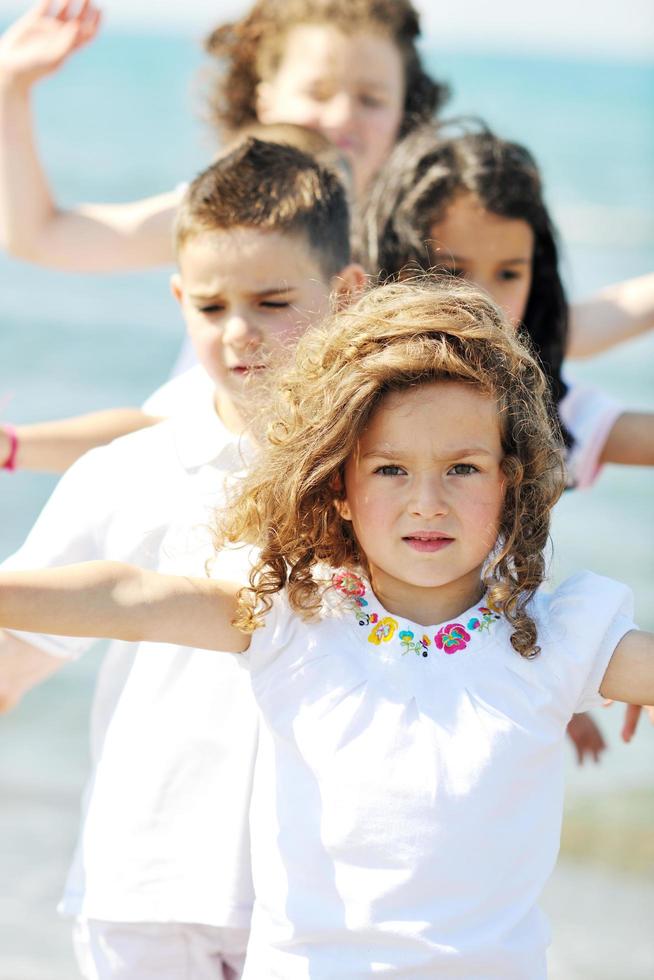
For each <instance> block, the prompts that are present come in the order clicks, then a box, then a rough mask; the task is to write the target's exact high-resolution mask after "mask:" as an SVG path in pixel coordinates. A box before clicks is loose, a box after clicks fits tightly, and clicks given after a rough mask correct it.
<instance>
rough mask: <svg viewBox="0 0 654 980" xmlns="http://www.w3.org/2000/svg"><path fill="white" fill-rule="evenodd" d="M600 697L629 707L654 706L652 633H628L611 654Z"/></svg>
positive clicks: (653, 646)
mask: <svg viewBox="0 0 654 980" xmlns="http://www.w3.org/2000/svg"><path fill="white" fill-rule="evenodd" d="M600 694H601V695H602V697H604V698H609V699H610V700H612V701H626V702H627V703H628V704H636V705H638V704H654V633H646V632H645V631H644V630H630V631H629V632H628V633H626V634H625V635H624V636H623V637H622V639H621V640H620V642H619V643H618V645H617V647H616V648H615V650H614V652H613V656H612V657H611V660H610V661H609V665H608V667H607V668H606V673H605V674H604V678H603V680H602V683H601V685H600Z"/></svg>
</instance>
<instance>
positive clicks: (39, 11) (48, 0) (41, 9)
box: [31, 0, 52, 19]
mask: <svg viewBox="0 0 654 980" xmlns="http://www.w3.org/2000/svg"><path fill="white" fill-rule="evenodd" d="M51 6H52V0H41V2H40V3H37V4H36V6H35V7H33V9H32V11H31V13H32V16H33V17H34V18H35V19H36V18H38V17H47V15H48V14H49V13H50V7H51Z"/></svg>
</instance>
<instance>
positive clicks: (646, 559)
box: [0, 4, 654, 980]
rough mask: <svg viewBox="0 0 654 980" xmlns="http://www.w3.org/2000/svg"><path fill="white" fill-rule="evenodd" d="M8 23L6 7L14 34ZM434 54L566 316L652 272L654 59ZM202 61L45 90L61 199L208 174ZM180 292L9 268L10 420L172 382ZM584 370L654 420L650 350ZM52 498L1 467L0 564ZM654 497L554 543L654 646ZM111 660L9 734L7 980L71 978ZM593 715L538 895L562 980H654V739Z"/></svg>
mask: <svg viewBox="0 0 654 980" xmlns="http://www.w3.org/2000/svg"><path fill="white" fill-rule="evenodd" d="M603 7H607V4H599V5H598V6H595V5H594V6H593V10H594V11H595V13H596V14H598V13H599V14H600V15H601V10H602V8H603ZM598 8H599V10H598ZM589 9H590V8H589ZM14 10H15V7H14V8H13V9H12V11H11V13H12V14H13V13H14ZM8 20H9V12H8V8H7V11H5V8H4V7H0V29H2V28H3V27H4V26H6V24H7V23H8ZM432 21H433V18H432ZM424 50H425V55H426V58H427V61H428V64H429V65H430V67H431V69H432V70H433V72H434V73H435V74H436V75H437V76H439V77H441V78H445V79H447V80H448V81H449V82H450V83H451V85H452V88H453V92H454V98H453V99H452V102H451V104H450V107H449V110H448V113H447V114H448V115H455V114H460V113H473V114H476V115H479V116H482V117H483V118H485V119H486V120H487V121H488V122H489V124H490V125H491V126H492V127H493V128H494V129H495V130H496V131H497V132H499V133H500V134H501V135H503V136H506V137H508V138H512V139H516V140H518V141H520V142H523V143H525V144H526V145H527V146H528V147H529V148H530V149H531V150H532V151H533V152H534V154H535V155H536V158H537V160H538V161H539V163H540V165H541V167H542V171H543V174H544V179H545V186H546V192H547V199H548V201H549V203H550V206H551V209H552V212H553V214H554V217H555V220H556V222H557V224H558V227H559V229H560V232H561V237H562V242H563V255H564V273H565V280H566V283H567V286H568V289H569V293H570V296H571V298H572V299H576V298H582V297H585V296H587V295H589V294H590V293H592V292H593V291H594V290H596V289H597V288H599V287H601V286H602V285H605V284H608V283H611V282H615V281H617V280H619V279H622V278H626V277H629V276H635V275H639V274H642V273H645V272H648V271H650V270H652V269H654V195H653V193H652V176H653V175H654V120H653V117H652V96H653V95H654V66H653V65H652V63H651V62H649V63H647V62H646V61H645V60H644V58H643V57H642V56H633V54H632V55H631V56H630V57H629V58H624V59H623V60H620V58H618V57H616V56H609V55H608V54H606V53H604V54H598V53H597V52H595V54H593V55H592V56H582V55H580V54H579V53H566V54H559V55H553V54H548V53H546V52H536V53H533V52H530V53H524V52H522V53H521V49H520V48H517V47H515V46H514V47H513V48H508V49H507V50H501V46H500V48H498V46H497V43H495V44H494V45H493V46H492V47H491V46H488V48H487V49H484V47H483V45H482V43H481V41H477V42H476V44H475V46H474V48H472V47H471V48H468V49H466V48H463V47H461V46H459V47H458V48H456V47H453V46H452V45H451V44H450V43H449V42H447V41H446V40H444V39H440V40H439V37H438V35H437V34H433V36H430V38H429V40H428V43H427V44H426V45H425V49H424ZM202 63H203V60H202V55H201V51H200V46H199V44H198V41H197V38H196V37H194V36H192V32H191V31H187V32H171V31H167V32H162V33H157V27H156V25H155V23H154V21H152V22H151V23H150V26H149V27H148V28H147V30H146V29H145V28H144V27H141V28H139V29H138V31H137V30H135V29H133V30H132V32H131V33H130V32H128V31H125V30H124V29H123V30H122V31H118V30H105V31H104V32H103V33H102V36H101V37H100V39H99V40H98V41H97V42H96V43H95V44H93V45H92V46H91V47H89V48H88V49H87V50H85V51H83V52H81V53H80V54H79V55H78V56H76V57H75V59H74V60H73V61H71V63H70V64H69V65H68V66H66V68H65V69H64V70H63V71H62V72H61V73H60V74H58V75H57V76H56V77H53V78H51V79H49V80H48V81H47V82H45V83H43V84H42V85H41V86H40V87H39V90H38V94H37V100H36V109H37V118H38V134H39V145H40V148H41V152H42V155H43V158H44V160H45V165H46V168H47V172H48V174H49V175H50V177H51V180H52V184H53V186H54V188H55V189H56V193H57V197H58V199H59V200H60V201H61V202H62V203H75V202H79V201H82V200H91V201H92V200H106V201H110V200H116V201H119V200H131V199H135V198H138V197H140V196H146V195H149V194H153V193H157V192H159V191H164V190H168V189H170V188H172V187H174V186H175V185H176V184H178V183H179V182H180V181H182V180H187V179H189V178H191V177H192V176H193V175H194V174H195V173H196V172H197V171H198V170H200V169H201V168H202V167H203V166H205V165H206V164H207V163H208V162H209V160H210V158H211V156H212V154H213V152H215V145H214V143H213V141H212V137H211V134H210V133H209V132H208V130H207V129H206V128H205V127H204V126H203V124H202V121H201V118H200V117H201V108H202V100H201V86H199V85H198V83H197V72H198V69H199V68H200V66H201V65H202ZM169 275H170V270H156V271H147V272H145V273H143V272H139V273H134V274H129V275H112V276H97V277H96V276H77V275H64V274H61V273H55V272H49V271H46V270H42V269H37V268H34V267H30V266H28V265H26V264H23V263H20V262H16V261H12V260H10V259H8V258H7V257H6V256H3V255H0V418H4V419H11V420H12V421H13V422H27V421H32V420H42V419H46V418H57V417H61V416H65V415H72V414H76V413H79V412H83V411H91V410H93V409H97V408H102V407H110V406H118V405H134V404H139V403H140V402H142V401H143V399H144V398H145V397H146V396H147V395H148V394H149V393H150V392H151V391H153V390H154V389H155V388H156V387H157V386H158V385H159V384H160V383H161V382H162V381H163V380H164V379H165V378H166V377H167V375H168V373H169V371H170V369H171V367H172V365H173V362H174V360H175V357H176V353H177V351H178V348H179V346H180V342H181V337H182V324H181V320H180V317H179V314H178V312H177V308H176V306H175V304H174V302H173V300H172V298H171V297H170V296H169V293H168V277H169ZM570 374H571V375H572V376H574V377H577V378H579V379H582V380H584V381H585V382H588V383H592V384H596V385H599V386H601V387H603V388H604V389H605V390H607V391H608V392H610V393H611V394H613V395H615V396H616V397H617V398H619V399H620V400H622V401H623V402H624V404H625V406H626V407H634V408H635V407H640V408H649V409H651V410H654V386H653V384H652V382H653V381H654V335H653V336H651V337H646V338H643V339H641V340H638V341H634V342H631V343H629V344H626V345H624V346H623V347H622V348H620V349H618V350H615V351H613V352H611V353H609V354H607V355H604V356H602V357H599V358H596V359H594V360H592V361H585V362H578V363H575V364H571V365H570ZM54 482H55V481H54V479H53V478H50V477H48V476H37V475H31V474H28V473H20V472H19V473H16V474H7V473H2V472H1V471H0V507H1V513H2V520H1V521H0V557H5V556H6V555H8V554H10V553H11V551H12V550H13V549H14V548H16V547H17V546H18V545H19V544H20V543H21V541H22V540H23V538H24V536H25V534H26V533H27V531H28V530H29V528H30V526H31V524H32V523H33V521H34V519H35V518H36V516H37V514H38V512H39V510H40V508H41V507H42V505H43V503H44V502H45V500H46V499H47V497H48V495H49V494H50V492H51V490H52V488H53V486H54ZM653 502H654V473H652V472H650V471H649V470H643V469H637V468H634V469H627V468H618V467H607V468H606V470H605V471H604V473H603V474H602V476H601V478H600V480H599V482H598V484H597V485H596V486H595V487H594V488H593V489H592V490H590V491H585V492H580V493H569V494H566V495H565V498H564V500H563V501H562V502H561V503H560V504H559V505H558V507H557V513H556V519H555V524H554V532H553V540H554V565H553V577H554V580H559V579H560V578H562V577H564V576H565V575H567V574H569V573H570V572H571V571H574V570H576V569H578V568H586V567H589V568H592V569H593V570H594V571H596V572H600V573H603V574H607V575H611V576H613V577H615V578H618V579H621V580H624V581H626V582H628V583H629V584H630V585H631V586H632V587H633V588H634V591H635V595H636V608H637V617H638V621H639V622H640V624H641V625H642V626H644V627H648V628H650V629H652V628H654V603H653V602H652V573H653V572H654V559H653V557H652V554H653V545H654V513H653V511H654V508H653ZM100 656H101V649H99V650H98V653H97V654H95V655H92V656H90V657H87V658H85V659H84V660H82V661H81V662H79V663H76V664H74V665H73V666H71V667H67V668H66V669H65V670H63V671H62V672H61V673H60V674H59V675H58V676H57V677H55V678H53V679H52V680H50V681H49V682H48V683H47V684H44V685H43V686H41V687H40V688H38V689H37V690H35V691H34V692H32V693H31V694H30V695H29V696H28V697H27V698H25V700H24V701H23V703H22V704H21V705H20V706H19V707H18V708H17V709H16V710H15V711H14V712H12V713H11V714H9V715H7V716H5V717H3V718H0V800H1V805H0V874H1V876H2V882H3V887H2V891H1V893H0V980H72V978H73V977H74V976H76V972H75V967H74V965H73V960H72V953H71V951H70V941H69V924H68V923H66V922H64V921H61V920H59V919H58V917H57V914H56V912H55V905H56V902H57V899H58V896H59V893H60V890H61V887H62V885H63V880H64V875H65V869H66V866H67V862H68V859H69V857H70V855H71V853H72V847H73V841H74V837H75V833H76V826H77V816H78V805H79V804H78V801H79V795H80V790H81V787H82V784H83V780H84V776H85V772H86V767H87V724H88V710H89V705H90V696H91V691H92V688H93V679H94V673H95V670H96V668H97V665H98V662H99V658H100ZM597 715H598V718H597V720H598V722H599V723H600V725H601V727H602V729H603V730H604V732H605V734H606V737H607V740H608V741H609V749H608V751H607V752H606V754H605V756H604V758H603V760H602V763H601V765H599V766H592V765H588V764H587V765H586V766H584V767H583V768H578V767H577V766H576V764H575V763H574V761H573V757H572V751H570V753H569V774H568V775H569V781H568V797H567V808H566V816H565V822H564V831H563V847H562V856H561V859H560V862H559V866H558V868H557V871H556V873H555V875H554V878H553V880H552V883H551V884H550V886H549V887H548V891H547V893H546V896H545V907H546V910H547V912H548V914H549V915H550V917H551V919H552V923H553V934H554V941H553V946H552V951H551V957H550V974H551V978H552V980H578V978H580V980H651V977H652V976H654V821H653V816H654V727H652V726H651V725H650V724H649V722H648V721H647V720H643V721H642V722H641V726H640V730H639V732H638V734H637V737H636V739H635V740H634V742H633V744H632V745H630V746H625V745H623V744H622V743H621V742H620V739H619V729H620V725H621V721H622V715H623V709H622V708H621V707H620V706H613V707H612V708H610V709H607V710H605V711H600V712H598V713H597ZM171 724H174V719H172V718H171ZM517 778H519V776H517ZM537 846H538V841H537V840H536V839H535V840H534V847H537Z"/></svg>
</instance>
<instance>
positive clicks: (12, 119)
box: [0, 0, 180, 272]
mask: <svg viewBox="0 0 654 980" xmlns="http://www.w3.org/2000/svg"><path fill="white" fill-rule="evenodd" d="M50 6H51V4H50V3H48V2H47V0H44V2H41V3H38V4H37V5H36V6H35V7H33V8H32V9H31V10H30V11H28V13H27V14H25V15H24V16H23V17H21V18H20V20H18V21H16V23H14V24H13V25H12V26H11V27H10V28H9V29H8V30H7V31H6V32H5V34H4V35H3V36H2V37H1V38H0V243H1V244H2V245H3V246H4V248H6V249H7V250H8V251H9V252H10V253H11V254H12V255H15V256H17V257H18V258H23V259H27V260H29V261H32V262H38V263H41V264H43V265H47V266H52V267H53V268H59V269H64V270H67V271H77V272H103V271H113V270H117V269H129V268H133V267H136V266H149V265H159V264H163V263H168V262H171V261H172V260H173V252H172V241H171V228H172V220H173V217H174V213H175V208H176V206H177V203H178V201H179V197H180V193H179V192H176V191H173V192H171V193H169V194H162V195H158V196H157V197H153V198H148V199H145V200H143V201H136V202H134V203H131V204H82V205H79V206H78V207H74V208H72V209H68V210H64V209H61V208H59V207H58V206H57V204H56V202H55V200H54V198H53V196H52V193H51V191H50V188H49V185H48V181H47V178H46V176H45V173H44V171H43V168H42V166H41V162H40V160H39V156H38V153H37V148H36V144H35V140H34V131H33V120H32V109H31V90H32V86H33V85H34V83H35V82H37V81H38V80H39V79H41V78H44V77H45V76H47V75H49V74H51V73H52V72H55V71H57V69H58V68H59V67H60V66H61V65H62V64H64V62H65V61H67V59H68V58H69V57H70V56H71V55H72V54H73V53H74V52H75V51H77V50H78V49H79V48H80V47H82V46H83V45H84V44H87V43H88V42H89V41H91V40H92V39H93V38H94V37H95V36H96V34H97V31H98V27H99V24H100V12H99V11H98V10H97V9H96V8H94V7H93V6H92V4H91V3H90V0H82V3H81V5H80V7H79V9H78V10H77V11H76V12H74V5H73V4H72V3H71V2H70V0H56V3H55V4H54V10H53V11H52V12H49V8H50Z"/></svg>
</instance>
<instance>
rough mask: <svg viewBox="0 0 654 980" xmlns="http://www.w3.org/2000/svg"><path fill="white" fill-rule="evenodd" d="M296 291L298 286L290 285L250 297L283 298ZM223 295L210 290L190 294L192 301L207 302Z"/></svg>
mask: <svg viewBox="0 0 654 980" xmlns="http://www.w3.org/2000/svg"><path fill="white" fill-rule="evenodd" d="M296 291H297V286H289V285H285V286H270V287H268V288H266V289H261V290H256V291H255V292H252V293H250V294H249V295H250V296H255V297H257V298H260V297H262V296H282V295H286V294H287V293H294V292H296ZM222 295H223V293H222V291H221V290H220V289H215V290H208V291H207V292H197V293H189V296H190V298H191V299H193V300H201V301H205V302H206V301H207V300H210V299H218V298H221V297H222Z"/></svg>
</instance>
